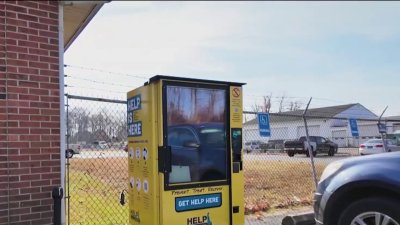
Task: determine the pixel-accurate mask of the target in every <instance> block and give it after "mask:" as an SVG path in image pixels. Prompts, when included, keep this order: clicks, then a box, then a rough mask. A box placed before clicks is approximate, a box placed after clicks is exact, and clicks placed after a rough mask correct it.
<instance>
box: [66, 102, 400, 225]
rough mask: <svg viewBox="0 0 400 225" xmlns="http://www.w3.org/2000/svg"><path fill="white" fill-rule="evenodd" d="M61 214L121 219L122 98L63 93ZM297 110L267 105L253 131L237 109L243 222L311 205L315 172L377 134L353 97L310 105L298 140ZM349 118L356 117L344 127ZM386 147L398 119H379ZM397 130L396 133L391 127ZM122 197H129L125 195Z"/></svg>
mask: <svg viewBox="0 0 400 225" xmlns="http://www.w3.org/2000/svg"><path fill="white" fill-rule="evenodd" d="M66 99H67V128H68V134H67V152H66V156H67V182H66V184H67V199H68V201H67V221H68V224H71V225H75V224H85V225H86V224H105V225H114V224H115V225H123V224H128V219H129V212H128V210H129V209H128V204H125V205H124V206H122V205H121V204H120V201H119V200H120V199H119V198H120V193H121V192H122V191H123V190H125V189H127V188H128V187H127V185H128V182H129V181H128V164H127V153H126V151H127V149H126V148H127V145H126V144H127V143H126V141H127V134H126V130H127V129H126V122H127V120H126V102H125V101H116V100H109V99H97V98H87V97H81V96H71V95H67V97H66ZM302 113H303V111H301V110H299V111H292V112H284V113H270V114H269V116H270V132H271V136H270V137H267V138H265V137H261V136H260V135H259V129H258V122H257V121H258V120H257V112H244V114H243V121H244V124H243V139H244V140H243V151H244V153H243V154H244V155H243V157H244V159H243V161H244V175H245V184H244V185H245V214H246V224H267V225H277V224H281V221H282V218H283V217H284V216H286V215H288V214H295V213H301V212H307V211H311V210H312V197H313V192H314V190H315V184H314V177H313V173H312V167H311V160H310V157H308V155H307V154H306V152H305V151H304V148H305V147H307V146H310V145H311V147H312V152H313V155H314V156H315V157H314V163H315V168H316V174H317V179H319V176H320V175H321V173H322V171H323V169H324V168H325V167H326V166H327V165H328V164H329V163H331V162H333V161H336V160H340V159H344V158H348V157H355V156H358V155H359V154H360V152H359V146H360V145H361V144H363V143H364V142H367V141H368V140H371V139H382V135H381V134H380V133H379V130H378V126H377V123H378V119H377V116H376V115H374V114H372V113H371V112H369V111H368V110H366V109H365V110H364V109H363V108H360V107H359V106H357V105H345V106H337V107H327V108H321V109H310V110H309V112H308V113H307V116H306V119H307V124H308V126H307V128H308V132H309V135H310V141H311V143H310V145H307V144H305V140H304V138H302V137H304V136H305V135H306V129H305V125H304V121H303V117H302ZM349 118H353V119H355V120H356V122H357V128H358V137H354V135H352V131H351V127H350V124H349ZM382 123H384V124H385V125H386V129H387V132H388V135H386V136H385V138H386V139H389V140H390V141H389V142H388V145H387V146H386V151H396V150H400V120H388V119H386V120H384V121H382ZM396 133H397V134H396ZM125 199H126V200H128V199H129V198H128V197H126V198H125Z"/></svg>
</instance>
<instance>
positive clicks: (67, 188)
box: [64, 94, 71, 224]
mask: <svg viewBox="0 0 400 225" xmlns="http://www.w3.org/2000/svg"><path fill="white" fill-rule="evenodd" d="M65 97H66V98H67V100H66V105H65V106H66V108H67V110H66V111H67V113H66V114H67V115H66V118H67V121H65V123H66V124H67V133H66V134H65V135H66V140H67V149H69V132H70V130H69V95H68V94H66V95H65ZM66 152H67V151H65V155H64V157H66ZM66 158H67V163H66V165H65V166H66V167H67V168H66V173H67V174H66V180H67V182H65V187H66V190H67V191H66V192H67V193H66V196H65V199H66V200H67V207H66V208H67V218H68V220H67V221H68V224H70V222H69V221H70V214H71V213H70V200H71V198H70V196H69V180H70V177H69V165H70V164H69V157H66Z"/></svg>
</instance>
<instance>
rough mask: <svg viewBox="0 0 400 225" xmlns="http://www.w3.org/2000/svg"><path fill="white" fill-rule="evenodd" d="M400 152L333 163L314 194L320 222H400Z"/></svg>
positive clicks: (338, 224) (327, 224)
mask: <svg viewBox="0 0 400 225" xmlns="http://www.w3.org/2000/svg"><path fill="white" fill-rule="evenodd" d="M399 165H400V152H392V153H387V154H379V155H370V156H364V157H353V158H349V159H345V160H340V161H336V162H333V163H331V164H329V165H328V166H327V167H326V169H325V170H324V172H323V173H322V176H321V179H320V181H319V184H318V188H317V191H316V193H315V195H314V212H315V220H316V223H317V224H318V225H378V224H379V225H382V224H386V225H399V224H400V166H399Z"/></svg>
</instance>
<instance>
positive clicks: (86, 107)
mask: <svg viewBox="0 0 400 225" xmlns="http://www.w3.org/2000/svg"><path fill="white" fill-rule="evenodd" d="M66 111H67V121H66V122H67V150H66V157H67V160H66V162H67V163H66V182H65V183H66V200H67V201H66V210H67V224H68V225H76V224H79V225H80V224H82V225H83V224H84V225H88V224H96V225H97V224H100V225H102V224H104V225H124V224H128V219H129V216H128V214H129V212H128V204H125V205H123V206H122V205H121V204H120V193H121V192H125V191H124V190H125V189H127V188H128V182H127V180H128V161H127V152H126V151H127V132H126V131H127V130H126V101H119V100H111V99H101V98H91V97H82V96H73V95H66ZM125 193H127V192H125ZM125 199H126V201H127V200H128V199H129V198H128V197H126V198H125Z"/></svg>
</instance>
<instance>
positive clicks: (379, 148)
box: [358, 139, 400, 155]
mask: <svg viewBox="0 0 400 225" xmlns="http://www.w3.org/2000/svg"><path fill="white" fill-rule="evenodd" d="M385 144H386V150H385V148H384V146H383V141H382V139H370V140H368V141H366V142H365V143H363V144H361V145H360V147H359V148H358V152H359V153H360V155H370V154H377V153H383V152H395V151H400V146H397V145H395V144H394V143H393V141H391V140H385Z"/></svg>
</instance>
